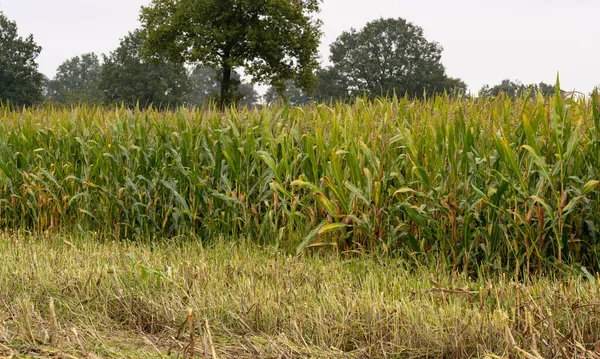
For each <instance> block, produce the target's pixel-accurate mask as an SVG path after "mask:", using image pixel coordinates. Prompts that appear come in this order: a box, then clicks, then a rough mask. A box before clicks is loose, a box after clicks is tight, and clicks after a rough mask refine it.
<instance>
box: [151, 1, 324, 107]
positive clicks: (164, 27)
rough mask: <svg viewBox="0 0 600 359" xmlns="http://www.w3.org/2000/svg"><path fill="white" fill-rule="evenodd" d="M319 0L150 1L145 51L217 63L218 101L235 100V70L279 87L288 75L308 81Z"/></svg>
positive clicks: (301, 82)
mask: <svg viewBox="0 0 600 359" xmlns="http://www.w3.org/2000/svg"><path fill="white" fill-rule="evenodd" d="M319 2H320V0H276V1H265V0H226V1H224V0H152V3H151V4H150V6H147V7H143V8H142V13H141V20H142V23H143V26H144V28H145V29H146V30H147V32H148V43H147V47H146V49H147V51H148V52H149V53H152V54H154V53H159V54H166V55H168V56H169V58H171V59H172V60H174V61H177V62H179V63H183V62H185V61H187V62H192V63H199V64H200V65H201V66H204V67H213V68H220V69H221V71H222V75H221V77H220V80H221V95H220V101H221V104H222V105H226V104H229V103H230V102H231V101H233V91H232V79H233V76H232V74H233V72H234V69H235V68H237V67H244V68H245V72H246V73H247V74H248V75H249V76H251V77H252V79H253V81H254V82H263V83H269V84H271V85H274V86H276V87H278V88H279V89H280V90H283V88H284V85H285V80H286V79H293V80H294V81H295V82H296V84H298V86H299V87H301V88H304V89H308V88H310V87H311V86H312V84H313V81H314V77H313V69H314V68H315V67H316V66H317V47H318V44H319V38H320V35H321V33H320V30H319V27H320V21H319V20H317V19H314V18H313V17H312V15H313V14H315V13H316V12H318V10H319Z"/></svg>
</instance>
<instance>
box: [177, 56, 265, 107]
mask: <svg viewBox="0 0 600 359" xmlns="http://www.w3.org/2000/svg"><path fill="white" fill-rule="evenodd" d="M220 75H221V72H220V71H217V70H215V69H212V68H210V67H201V66H196V67H195V68H194V69H192V70H191V71H190V73H189V79H190V91H189V93H188V94H187V95H186V98H187V100H186V103H187V104H192V105H195V106H198V107H202V106H205V105H207V104H209V103H210V102H211V101H216V102H218V101H219V97H220V93H221V81H220ZM232 87H233V99H234V101H235V102H236V103H237V104H238V105H242V106H252V105H254V104H256V103H257V102H258V100H259V98H258V97H259V96H258V93H257V92H256V90H255V89H254V86H252V84H251V83H248V82H246V81H242V80H241V76H240V75H239V74H238V73H237V72H235V71H234V72H233V73H232Z"/></svg>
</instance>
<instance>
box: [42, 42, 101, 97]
mask: <svg viewBox="0 0 600 359" xmlns="http://www.w3.org/2000/svg"><path fill="white" fill-rule="evenodd" d="M100 70H101V66H100V59H99V58H98V55H96V54H94V53H88V54H83V55H81V56H75V57H73V58H71V59H69V60H66V61H65V62H63V63H62V64H61V65H60V66H59V67H58V70H57V71H56V75H55V76H54V79H53V80H51V81H50V83H49V85H48V91H49V93H48V95H47V97H48V98H49V99H50V100H52V101H56V102H60V103H66V104H73V103H79V102H85V103H90V104H99V103H101V102H102V100H103V97H102V91H100V88H99V82H100Z"/></svg>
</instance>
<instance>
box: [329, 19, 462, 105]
mask: <svg viewBox="0 0 600 359" xmlns="http://www.w3.org/2000/svg"><path fill="white" fill-rule="evenodd" d="M441 54H442V47H441V46H440V45H439V44H438V43H436V42H431V41H428V40H427V39H426V38H425V37H424V35H423V30H422V29H421V28H420V27H418V26H416V25H413V24H411V23H410V22H407V21H406V20H404V19H401V18H397V19H379V20H375V21H372V22H369V23H368V24H367V25H366V26H365V27H364V28H363V29H362V30H360V31H358V30H355V29H351V30H350V31H346V32H344V33H342V35H340V36H339V37H338V38H337V40H336V41H335V42H333V44H332V45H331V56H330V60H331V62H332V66H331V68H330V69H328V70H329V71H330V72H329V73H328V74H327V75H328V77H327V78H329V79H330V80H334V81H330V82H329V84H328V86H331V85H332V84H335V87H336V88H331V90H332V91H333V92H334V93H336V94H337V95H341V94H342V93H343V94H344V97H347V96H356V95H362V94H364V93H366V94H367V95H368V96H370V97H375V96H385V95H391V94H393V93H394V92H395V93H396V94H398V95H404V94H409V95H411V96H416V97H420V96H422V95H423V94H424V92H427V93H430V94H431V93H434V92H442V91H444V90H453V88H452V87H454V86H460V87H461V88H463V87H464V89H466V86H464V83H463V82H462V81H460V80H456V79H454V80H452V79H449V78H448V77H447V76H446V74H445V69H444V66H443V65H442V63H441ZM321 91H323V89H321ZM322 95H323V93H322Z"/></svg>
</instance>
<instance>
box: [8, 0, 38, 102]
mask: <svg viewBox="0 0 600 359" xmlns="http://www.w3.org/2000/svg"><path fill="white" fill-rule="evenodd" d="M41 51H42V48H41V47H40V46H38V45H37V44H36V42H35V41H34V39H33V35H29V36H27V37H26V38H22V37H20V36H19V33H18V28H17V24H16V23H15V22H14V21H10V20H9V19H8V18H7V17H6V16H5V15H4V14H3V13H2V12H1V11H0V100H3V101H7V100H8V101H9V102H11V103H12V104H14V105H17V106H30V105H33V104H35V103H37V102H38V101H41V100H42V98H43V96H42V84H43V81H44V76H43V75H42V74H41V73H40V72H39V71H38V64H37V63H36V58H37V57H38V55H39V54H40V52H41Z"/></svg>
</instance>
